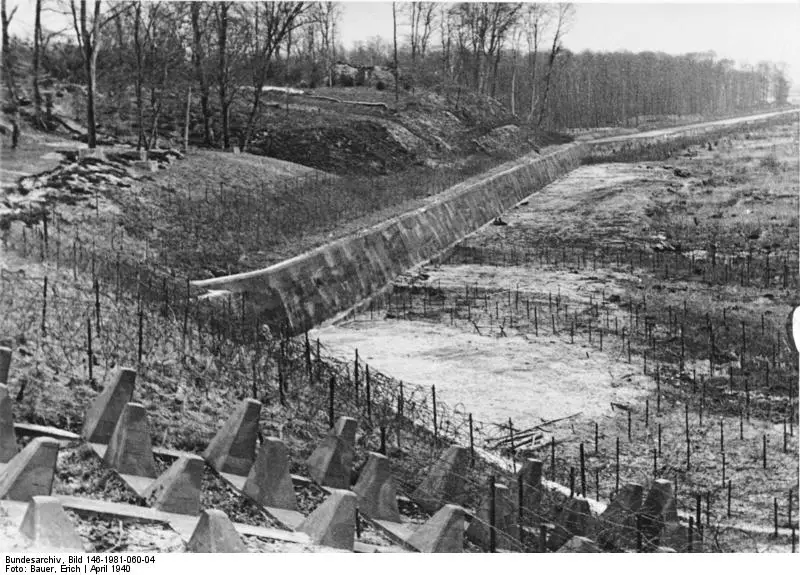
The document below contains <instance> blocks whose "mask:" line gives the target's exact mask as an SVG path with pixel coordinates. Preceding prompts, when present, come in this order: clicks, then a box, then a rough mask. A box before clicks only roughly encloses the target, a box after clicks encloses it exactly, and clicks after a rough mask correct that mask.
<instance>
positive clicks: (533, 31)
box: [522, 3, 552, 122]
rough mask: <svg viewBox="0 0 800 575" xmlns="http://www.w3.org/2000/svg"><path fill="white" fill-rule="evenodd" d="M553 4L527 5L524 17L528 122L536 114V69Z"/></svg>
mask: <svg viewBox="0 0 800 575" xmlns="http://www.w3.org/2000/svg"><path fill="white" fill-rule="evenodd" d="M551 8H552V5H551V4H539V3H531V4H526V5H525V8H524V11H523V15H522V27H523V29H524V32H525V40H526V41H527V44H528V61H529V63H528V68H529V69H530V84H531V99H530V108H529V110H528V121H529V122H530V121H532V120H533V118H534V116H535V114H536V69H537V68H538V65H539V63H538V57H539V44H540V42H541V39H542V35H543V33H544V31H545V30H546V28H547V25H548V22H549V21H550V15H551Z"/></svg>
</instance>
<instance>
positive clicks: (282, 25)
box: [220, 2, 308, 148]
mask: <svg viewBox="0 0 800 575" xmlns="http://www.w3.org/2000/svg"><path fill="white" fill-rule="evenodd" d="M307 8H308V5H307V4H306V3H304V2H263V3H261V2H259V3H256V4H255V5H254V7H253V16H252V17H253V24H254V34H253V42H252V53H251V64H250V66H251V69H252V70H253V74H252V75H253V78H252V80H253V90H254V92H253V103H252V105H251V107H250V114H249V116H248V118H247V127H246V128H245V137H244V141H243V143H242V147H243V148H246V147H247V145H248V144H249V143H250V139H251V138H252V137H253V130H254V128H255V123H256V118H257V116H258V110H259V105H260V103H261V94H262V92H263V91H264V84H265V83H266V79H267V71H268V70H269V67H270V65H271V63H272V58H273V56H275V54H276V52H277V50H278V48H279V46H280V45H281V43H283V41H284V40H285V39H287V37H288V35H289V33H290V32H291V31H292V30H293V29H294V28H296V27H298V26H299V25H300V24H301V23H302V21H301V16H302V15H303V14H304V13H305V11H306V10H307ZM220 46H221V45H220ZM288 56H289V54H288V46H287V63H288Z"/></svg>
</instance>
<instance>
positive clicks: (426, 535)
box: [407, 503, 466, 553]
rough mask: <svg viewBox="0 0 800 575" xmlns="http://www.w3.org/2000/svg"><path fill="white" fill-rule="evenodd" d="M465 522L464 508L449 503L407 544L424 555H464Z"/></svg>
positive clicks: (417, 531)
mask: <svg viewBox="0 0 800 575" xmlns="http://www.w3.org/2000/svg"><path fill="white" fill-rule="evenodd" d="M465 520H466V512H465V511H464V508H463V507H459V506H458V505H452V504H450V503H448V504H447V505H445V506H444V507H442V508H441V509H440V510H439V511H437V512H436V513H435V514H434V516H433V517H431V518H430V519H428V520H427V521H426V522H425V523H424V524H423V525H422V526H421V527H420V528H419V529H417V530H416V531H415V532H414V534H413V535H411V537H409V538H408V541H407V542H408V544H409V545H411V546H412V547H414V548H415V549H418V550H419V551H421V552H422V553H462V552H463V551H464V523H465Z"/></svg>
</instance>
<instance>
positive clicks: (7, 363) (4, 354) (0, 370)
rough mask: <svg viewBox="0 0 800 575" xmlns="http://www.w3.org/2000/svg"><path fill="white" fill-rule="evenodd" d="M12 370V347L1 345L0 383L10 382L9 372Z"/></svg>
mask: <svg viewBox="0 0 800 575" xmlns="http://www.w3.org/2000/svg"><path fill="white" fill-rule="evenodd" d="M10 370H11V348H9V347H5V346H0V383H3V384H6V383H8V372H9V371H10Z"/></svg>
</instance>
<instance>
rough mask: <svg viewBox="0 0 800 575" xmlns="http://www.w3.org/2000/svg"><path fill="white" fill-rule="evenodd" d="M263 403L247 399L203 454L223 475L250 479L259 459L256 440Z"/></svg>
mask: <svg viewBox="0 0 800 575" xmlns="http://www.w3.org/2000/svg"><path fill="white" fill-rule="evenodd" d="M260 415H261V403H260V402H259V401H256V400H255V399H245V400H244V401H242V402H241V403H239V405H238V406H237V408H236V410H235V411H234V412H233V414H232V415H231V416H230V417H229V418H228V420H227V421H226V422H225V424H224V425H223V426H222V428H221V429H220V430H219V431H218V432H217V434H216V435H215V436H214V439H212V440H211V443H210V444H209V445H208V448H206V450H205V451H204V452H203V457H204V458H205V460H206V461H207V462H208V463H209V465H211V467H213V468H214V469H216V470H217V471H219V472H221V473H232V474H234V475H247V473H248V472H249V471H250V467H251V466H252V465H253V461H255V458H256V438H257V437H258V418H259V416H260Z"/></svg>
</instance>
